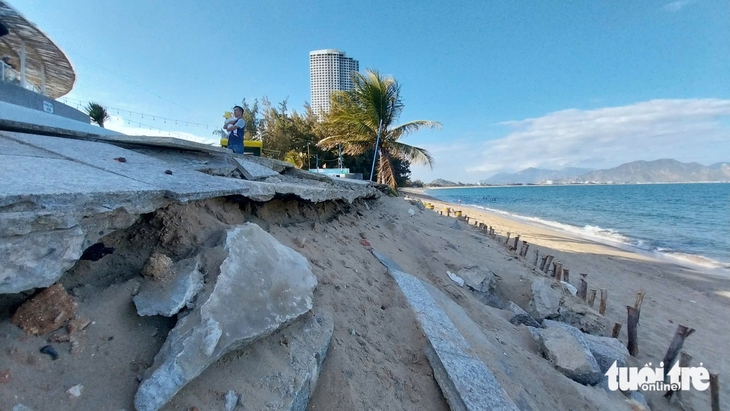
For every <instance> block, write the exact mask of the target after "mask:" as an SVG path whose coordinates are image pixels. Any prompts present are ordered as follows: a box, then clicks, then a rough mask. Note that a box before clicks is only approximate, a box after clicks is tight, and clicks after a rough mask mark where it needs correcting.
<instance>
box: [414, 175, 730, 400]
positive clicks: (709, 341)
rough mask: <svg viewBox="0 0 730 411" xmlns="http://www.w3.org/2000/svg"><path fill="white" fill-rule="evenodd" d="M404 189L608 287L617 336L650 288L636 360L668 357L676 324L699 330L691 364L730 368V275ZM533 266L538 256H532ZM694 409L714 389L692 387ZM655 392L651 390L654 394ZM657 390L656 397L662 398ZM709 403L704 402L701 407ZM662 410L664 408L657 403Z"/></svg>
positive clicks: (725, 391) (574, 279)
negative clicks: (629, 308) (628, 312)
mask: <svg viewBox="0 0 730 411" xmlns="http://www.w3.org/2000/svg"><path fill="white" fill-rule="evenodd" d="M403 191H404V193H406V195H409V196H411V197H414V198H419V199H421V200H422V201H428V202H430V203H432V204H434V206H435V209H434V211H433V212H434V213H436V212H438V211H439V210H444V208H445V207H451V208H452V209H454V210H461V211H462V213H463V214H464V215H466V216H469V217H470V222H471V223H472V224H473V223H474V221H477V222H482V223H484V224H486V225H488V226H492V227H494V230H495V232H496V233H497V234H498V236H501V237H502V240H504V237H506V236H507V234H508V233H510V235H511V238H514V237H515V235H519V236H520V240H521V241H523V240H524V241H527V242H528V243H529V244H530V247H531V249H530V251H529V252H528V257H530V258H527V260H528V261H529V260H531V259H534V249H535V248H537V249H538V250H540V254H541V255H545V254H550V255H553V256H555V260H557V261H561V262H563V264H564V267H566V268H569V269H570V273H571V274H570V275H571V277H570V278H571V283H573V285H576V286H577V285H578V275H579V273H586V274H588V277H587V281H588V284H589V289H590V288H593V289H601V288H605V289H607V290H608V308H607V311H606V314H605V315H606V317H607V318H608V319H609V320H610V321H612V322H622V323H624V326H623V327H622V330H621V334H620V335H619V339H620V340H622V341H623V342H626V338H627V335H626V327H625V322H626V305H632V304H633V303H634V301H635V297H636V293H637V292H638V291H639V290H645V291H646V297H645V299H644V305H643V308H642V312H641V322H640V328H639V341H640V343H639V345H640V350H639V355H638V356H637V358H636V359H637V360H638V363H640V364H641V365H643V364H644V363H648V362H652V363H654V364H656V363H658V362H659V361H660V360H661V358H662V357H663V356H664V354H665V352H666V350H667V348H668V346H669V343H670V341H671V339H672V337H673V335H674V332H675V330H676V328H677V325H678V324H682V325H686V326H688V327H692V328H694V329H695V330H696V332H695V333H694V334H693V335H692V336H690V337H689V338H687V340H686V341H685V345H684V351H686V352H687V353H689V354H690V355H692V356H693V363H692V365H699V363H703V364H704V366H705V367H707V368H708V370H709V371H710V372H716V373H719V374H720V375H721V376H723V375H728V374H729V373H730V360H728V357H727V353H728V347H730V324H729V323H728V322H727V321H726V319H727V318H728V314H730V279H728V278H726V277H723V276H716V275H711V274H708V273H704V272H702V271H699V270H697V269H694V268H691V267H687V266H682V265H679V264H674V263H670V262H666V261H662V260H659V259H656V258H652V257H651V256H649V255H646V254H641V253H637V252H631V251H627V250H625V249H623V248H621V247H618V246H611V245H607V244H602V243H599V242H596V241H591V240H587V239H584V238H579V237H577V236H575V235H571V234H570V233H567V232H563V231H560V230H557V229H553V228H551V227H548V226H544V225H539V224H536V223H535V224H532V223H526V222H522V221H517V220H515V219H510V218H507V217H506V216H503V215H499V214H497V213H492V212H489V211H486V210H482V209H478V208H474V207H468V206H463V205H460V204H451V203H446V202H443V201H439V200H437V199H435V198H433V197H431V196H428V195H425V194H424V191H425V190H422V189H404V190H403ZM530 264H532V262H530ZM720 385H721V387H722V391H721V396H724V397H728V395H730V389H729V385H728V382H727V380H726V381H722V380H721V383H720ZM693 394H694V397H696V400H697V401H698V406H697V408H696V409H709V393H697V392H695V393H693ZM648 396H649V397H651V396H652V395H651V394H649V395H648ZM658 397H659V396H655V398H653V400H654V403H656V404H662V403H661V402H660V399H659V398H658ZM699 404H703V405H699ZM657 409H662V408H657Z"/></svg>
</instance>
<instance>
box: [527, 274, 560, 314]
mask: <svg viewBox="0 0 730 411" xmlns="http://www.w3.org/2000/svg"><path fill="white" fill-rule="evenodd" d="M553 284H554V281H552V280H550V279H549V278H545V277H540V278H536V279H535V281H533V282H532V300H530V307H529V313H530V315H532V317H533V318H535V319H536V320H538V321H539V320H542V319H544V318H551V317H555V316H557V315H558V309H559V308H560V300H561V299H562V298H563V292H562V290H560V289H555V288H553Z"/></svg>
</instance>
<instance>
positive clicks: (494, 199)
mask: <svg viewBox="0 0 730 411" xmlns="http://www.w3.org/2000/svg"><path fill="white" fill-rule="evenodd" d="M419 192H420V193H423V194H425V195H430V196H431V197H432V198H438V199H439V200H441V201H447V202H450V203H452V204H458V200H461V205H462V206H467V205H468V206H471V207H474V208H477V209H480V210H483V211H485V212H488V213H491V214H494V215H499V216H502V217H504V218H507V219H509V220H512V221H517V222H522V223H527V224H537V225H539V226H542V227H547V228H551V229H554V230H558V231H560V232H562V233H569V234H570V235H572V236H575V237H578V238H582V239H588V240H591V241H596V242H600V243H603V244H606V245H610V246H612V247H617V248H620V249H623V250H625V251H629V252H636V253H639V254H642V255H645V256H649V257H653V258H656V259H658V260H660V261H665V262H670V263H676V264H682V265H686V266H688V267H691V268H693V269H696V270H700V271H702V272H704V273H707V274H712V275H722V276H728V277H730V255H728V250H730V238H729V237H728V236H727V235H726V233H725V232H723V229H726V225H727V224H726V223H727V221H726V216H727V204H726V202H725V199H727V198H728V197H730V184H717V183H716V184H672V185H660V184H652V185H645V184H641V185H614V186H608V185H590V186H504V187H458V188H439V189H437V190H434V189H430V188H429V189H420V190H419Z"/></svg>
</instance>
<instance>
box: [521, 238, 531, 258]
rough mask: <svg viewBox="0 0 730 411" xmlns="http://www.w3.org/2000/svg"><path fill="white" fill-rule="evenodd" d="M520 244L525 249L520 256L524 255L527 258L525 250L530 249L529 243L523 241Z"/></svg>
mask: <svg viewBox="0 0 730 411" xmlns="http://www.w3.org/2000/svg"><path fill="white" fill-rule="evenodd" d="M522 246H523V247H525V251H523V252H522V256H523V257H525V258H527V250H529V249H530V244H528V243H526V242H525V243H523V244H522Z"/></svg>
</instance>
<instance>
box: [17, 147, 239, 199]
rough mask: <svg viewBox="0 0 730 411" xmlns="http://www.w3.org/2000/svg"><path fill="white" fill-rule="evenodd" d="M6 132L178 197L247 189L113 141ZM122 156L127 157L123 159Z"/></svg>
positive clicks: (211, 195)
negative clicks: (121, 145) (119, 145)
mask: <svg viewBox="0 0 730 411" xmlns="http://www.w3.org/2000/svg"><path fill="white" fill-rule="evenodd" d="M4 136H5V137H7V138H10V139H13V140H15V141H18V142H22V143H24V144H28V145H31V146H34V147H38V148H42V149H44V150H47V151H50V152H53V153H55V154H58V155H60V156H62V157H64V158H66V159H68V160H72V161H74V162H76V163H81V164H86V165H88V166H91V167H94V168H95V169H97V170H95V171H94V173H93V174H96V173H97V172H98V170H104V171H107V172H110V173H113V174H116V175H119V176H123V177H126V178H129V179H131V180H133V181H135V182H141V183H144V184H147V185H149V187H153V188H156V189H157V190H163V191H164V193H165V196H166V197H169V198H174V199H176V200H178V201H192V200H199V199H203V198H209V197H222V196H226V195H233V194H242V193H245V187H243V186H241V185H240V184H238V180H235V179H223V178H217V177H213V176H210V175H207V174H204V173H201V172H198V171H195V170H190V169H187V168H182V169H178V168H175V167H173V166H172V165H170V164H169V163H166V162H164V161H162V160H158V159H156V158H153V157H149V156H146V155H143V154H140V153H137V152H135V151H132V150H128V149H124V148H121V147H118V146H115V145H112V144H106V143H99V142H94V141H82V140H74V139H67V138H60V137H49V136H39V135H30V134H21V133H4ZM120 158H124V161H119V160H118V159H120ZM167 171H169V172H171V173H172V174H170V173H168V172H167ZM93 174H92V175H93Z"/></svg>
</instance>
